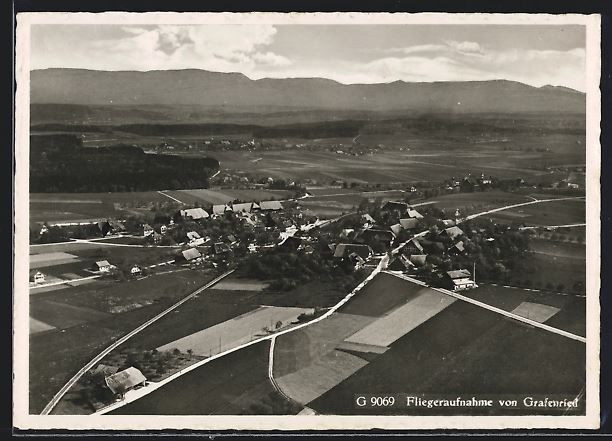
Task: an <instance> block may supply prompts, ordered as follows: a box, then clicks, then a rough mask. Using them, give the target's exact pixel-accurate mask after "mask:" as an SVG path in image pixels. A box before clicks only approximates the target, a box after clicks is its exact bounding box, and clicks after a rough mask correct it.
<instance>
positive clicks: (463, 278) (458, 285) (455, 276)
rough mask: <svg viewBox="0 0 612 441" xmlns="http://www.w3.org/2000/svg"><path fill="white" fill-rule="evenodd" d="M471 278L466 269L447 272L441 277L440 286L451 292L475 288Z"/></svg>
mask: <svg viewBox="0 0 612 441" xmlns="http://www.w3.org/2000/svg"><path fill="white" fill-rule="evenodd" d="M471 277H472V275H471V274H470V272H469V271H468V270H466V269H461V270H454V271H447V272H445V273H444V274H443V275H442V285H443V286H444V287H445V288H446V289H449V290H451V291H463V290H466V289H470V288H476V282H474V281H473V280H472V279H471Z"/></svg>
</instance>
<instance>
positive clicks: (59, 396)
mask: <svg viewBox="0 0 612 441" xmlns="http://www.w3.org/2000/svg"><path fill="white" fill-rule="evenodd" d="M234 271H236V270H235V269H232V270H229V271H226V272H225V273H223V274H221V275H220V276H217V277H215V278H214V279H213V280H211V281H210V282H208V283H206V284H205V285H204V286H201V287H200V288H198V289H196V290H195V291H194V292H192V293H191V294H189V295H187V296H186V297H184V298H182V299H181V300H179V301H178V302H176V303H174V304H173V305H172V306H170V307H168V308H166V309H164V310H163V311H162V312H160V313H159V314H157V315H156V316H154V317H152V318H150V319H149V320H147V321H146V322H144V323H143V324H141V325H140V326H138V327H137V328H135V329H133V330H132V331H130V332H129V333H127V334H125V335H124V336H123V337H121V338H119V339H118V340H117V341H115V342H114V343H112V344H111V345H110V346H108V347H107V348H106V349H104V350H103V351H102V352H100V353H99V354H98V355H96V356H95V357H94V358H93V359H92V360H91V361H90V362H89V363H87V364H86V365H85V366H83V367H82V368H81V369H79V371H78V372H77V373H76V374H75V375H74V376H73V377H72V378H71V379H70V380H68V382H67V383H66V384H65V385H64V386H62V388H61V389H60V390H59V392H57V393H56V394H55V395H54V396H53V398H52V399H51V401H50V402H49V403H48V404H47V405H46V406H45V408H44V409H43V411H42V412H41V415H48V414H49V413H50V412H51V411H52V410H53V408H54V407H55V406H56V405H57V403H58V402H59V401H60V400H61V399H62V397H63V396H64V395H65V394H66V392H68V390H69V389H70V388H71V387H72V386H74V384H75V383H76V382H77V381H79V379H80V378H81V377H82V376H83V374H84V373H85V372H87V371H88V370H90V369H91V368H93V366H94V365H95V364H96V363H98V362H99V361H100V360H102V359H103V358H104V357H105V356H106V355H108V354H109V353H110V352H111V351H112V350H114V349H116V348H117V347H118V346H120V345H122V344H123V343H125V342H126V341H127V340H129V339H130V338H132V337H133V336H134V335H136V334H138V333H139V332H140V331H142V330H143V329H145V328H147V327H148V326H149V325H152V324H153V323H155V322H156V321H157V320H159V319H161V318H162V317H164V316H166V315H167V314H168V313H170V312H172V311H173V310H175V309H176V308H178V307H179V306H181V305H182V304H183V303H185V302H186V301H188V300H190V299H192V298H194V297H195V296H197V295H198V294H200V293H201V292H202V291H204V290H205V289H207V288H209V287H211V286H212V285H214V284H215V283H217V282H219V281H220V280H222V279H224V278H225V277H227V276H229V275H230V274H232V273H233V272H234Z"/></svg>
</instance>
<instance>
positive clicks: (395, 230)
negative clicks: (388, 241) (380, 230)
mask: <svg viewBox="0 0 612 441" xmlns="http://www.w3.org/2000/svg"><path fill="white" fill-rule="evenodd" d="M389 228H391V231H392V232H393V234H395V235H396V236H399V234H400V233H401V232H402V230H403V228H402V225H401V224H393V225H391V226H390V227H389Z"/></svg>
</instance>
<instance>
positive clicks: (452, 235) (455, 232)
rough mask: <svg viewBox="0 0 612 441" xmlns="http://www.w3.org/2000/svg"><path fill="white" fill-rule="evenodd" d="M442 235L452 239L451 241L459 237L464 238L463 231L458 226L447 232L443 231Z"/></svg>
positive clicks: (448, 229) (447, 229)
mask: <svg viewBox="0 0 612 441" xmlns="http://www.w3.org/2000/svg"><path fill="white" fill-rule="evenodd" d="M440 235H441V236H447V237H450V238H451V239H456V238H457V237H459V236H463V230H462V229H461V228H459V227H457V226H455V227H449V228H446V229H445V230H442V232H441V233H440Z"/></svg>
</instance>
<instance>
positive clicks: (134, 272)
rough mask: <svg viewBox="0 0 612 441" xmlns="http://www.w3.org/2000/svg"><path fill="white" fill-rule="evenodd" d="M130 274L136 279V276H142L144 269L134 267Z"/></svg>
mask: <svg viewBox="0 0 612 441" xmlns="http://www.w3.org/2000/svg"><path fill="white" fill-rule="evenodd" d="M130 274H131V275H132V276H134V277H136V276H140V275H141V274H142V269H141V268H140V267H139V266H138V265H134V266H133V267H132V268H131V269H130Z"/></svg>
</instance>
